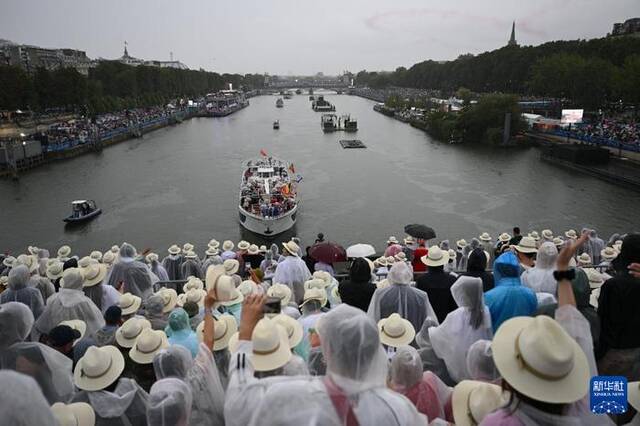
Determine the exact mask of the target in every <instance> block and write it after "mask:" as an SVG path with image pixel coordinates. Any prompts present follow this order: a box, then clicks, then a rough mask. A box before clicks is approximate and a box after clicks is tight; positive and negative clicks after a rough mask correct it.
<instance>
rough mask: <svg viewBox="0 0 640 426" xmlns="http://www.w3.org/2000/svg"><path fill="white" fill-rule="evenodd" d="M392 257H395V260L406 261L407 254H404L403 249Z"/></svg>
mask: <svg viewBox="0 0 640 426" xmlns="http://www.w3.org/2000/svg"><path fill="white" fill-rule="evenodd" d="M394 258H395V259H396V261H398V262H406V261H407V255H406V254H404V252H403V251H401V252H398V254H396V255H395V256H394Z"/></svg>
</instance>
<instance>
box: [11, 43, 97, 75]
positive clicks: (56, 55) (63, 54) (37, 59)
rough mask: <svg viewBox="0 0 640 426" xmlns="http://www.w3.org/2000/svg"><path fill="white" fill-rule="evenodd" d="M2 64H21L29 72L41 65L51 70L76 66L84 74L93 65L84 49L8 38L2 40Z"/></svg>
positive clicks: (86, 73) (87, 72)
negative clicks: (50, 46) (45, 45)
mask: <svg viewBox="0 0 640 426" xmlns="http://www.w3.org/2000/svg"><path fill="white" fill-rule="evenodd" d="M0 64H3V65H13V66H19V67H21V68H23V69H24V70H25V71H27V72H29V73H32V72H35V70H36V69H37V68H40V67H42V68H45V69H47V70H50V71H53V70H56V69H59V68H75V69H76V70H77V71H78V72H79V73H80V74H84V75H89V68H91V67H92V66H93V62H92V61H91V59H89V58H88V57H87V54H86V53H85V52H84V51H82V50H75V49H47V48H44V47H38V46H29V45H24V44H15V43H12V42H10V41H8V40H0Z"/></svg>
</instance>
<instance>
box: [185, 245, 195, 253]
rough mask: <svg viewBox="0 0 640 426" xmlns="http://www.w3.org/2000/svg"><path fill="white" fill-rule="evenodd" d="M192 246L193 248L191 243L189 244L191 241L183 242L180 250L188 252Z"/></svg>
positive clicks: (191, 249)
mask: <svg viewBox="0 0 640 426" xmlns="http://www.w3.org/2000/svg"><path fill="white" fill-rule="evenodd" d="M193 248H194V247H193V244H191V243H184V244H183V245H182V251H183V252H185V253H188V252H190V251H193Z"/></svg>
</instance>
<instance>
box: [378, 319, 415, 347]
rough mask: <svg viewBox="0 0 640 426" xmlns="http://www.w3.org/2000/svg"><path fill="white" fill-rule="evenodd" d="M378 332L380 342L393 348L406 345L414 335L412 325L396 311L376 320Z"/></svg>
mask: <svg viewBox="0 0 640 426" xmlns="http://www.w3.org/2000/svg"><path fill="white" fill-rule="evenodd" d="M378 333H379V334H380V342H382V343H383V344H385V345H387V346H391V347H394V348H397V347H398V346H403V345H408V344H409V343H411V342H412V341H413V338H414V337H416V330H415V329H414V328H413V325H412V324H411V323H410V322H409V321H407V320H406V319H404V318H402V317H401V316H400V315H398V314H397V313H393V314H391V315H389V316H388V317H387V318H383V319H381V320H380V321H378Z"/></svg>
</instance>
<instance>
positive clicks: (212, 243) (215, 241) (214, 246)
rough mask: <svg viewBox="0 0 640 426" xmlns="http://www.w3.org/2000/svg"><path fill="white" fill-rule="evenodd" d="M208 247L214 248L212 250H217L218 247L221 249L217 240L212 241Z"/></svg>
mask: <svg viewBox="0 0 640 426" xmlns="http://www.w3.org/2000/svg"><path fill="white" fill-rule="evenodd" d="M207 246H208V247H209V248H212V249H217V248H218V247H220V242H219V241H218V240H216V239H211V240H210V241H209V242H208V243H207Z"/></svg>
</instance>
